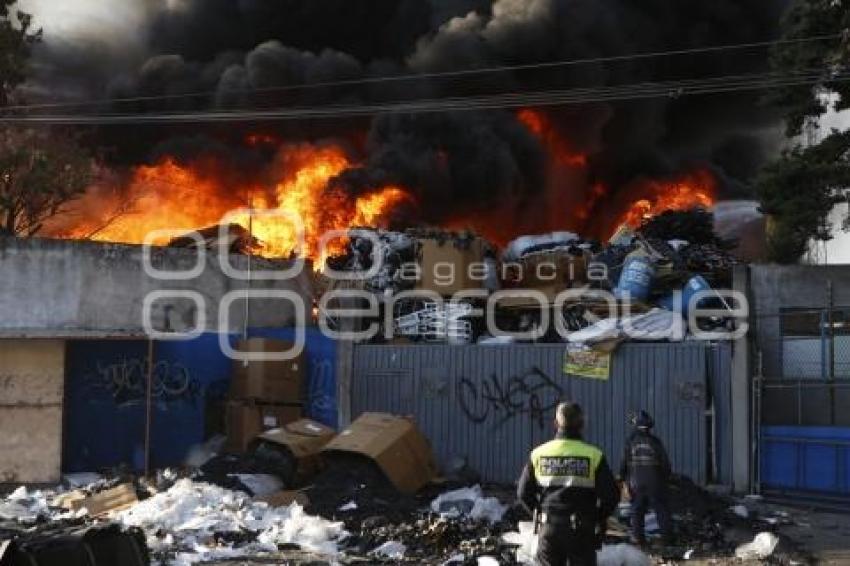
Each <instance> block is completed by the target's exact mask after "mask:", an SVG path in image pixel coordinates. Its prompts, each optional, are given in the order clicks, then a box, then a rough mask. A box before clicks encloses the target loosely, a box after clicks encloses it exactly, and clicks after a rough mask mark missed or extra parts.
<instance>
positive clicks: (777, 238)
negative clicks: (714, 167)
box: [756, 0, 850, 263]
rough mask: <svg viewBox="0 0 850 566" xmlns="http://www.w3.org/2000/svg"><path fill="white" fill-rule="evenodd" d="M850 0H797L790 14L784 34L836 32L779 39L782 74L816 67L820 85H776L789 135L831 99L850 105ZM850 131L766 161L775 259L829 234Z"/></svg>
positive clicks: (764, 191) (793, 255)
mask: <svg viewBox="0 0 850 566" xmlns="http://www.w3.org/2000/svg"><path fill="white" fill-rule="evenodd" d="M848 3H850V0H794V1H793V2H792V3H791V5H790V7H789V9H788V11H787V12H786V15H785V18H784V20H783V33H782V39H804V38H812V37H818V36H832V35H837V36H838V37H837V38H831V39H828V40H822V41H807V42H798V43H786V44H781V45H777V46H776V47H775V48H774V50H773V52H772V54H771V64H772V66H773V69H774V71H777V72H781V73H782V74H788V75H790V74H793V73H800V72H812V71H814V72H817V73H819V76H820V81H819V82H818V84H816V85H811V84H809V85H796V86H787V87H783V88H779V89H776V90H774V91H772V92H771V94H770V95H769V96H768V100H769V101H770V102H771V103H773V104H775V105H777V106H779V107H781V108H782V109H783V110H784V111H785V115H786V135H787V136H788V137H789V138H796V137H798V136H800V135H801V134H802V133H804V131H806V130H807V128H808V127H813V128H816V127H817V122H818V119H819V118H820V117H821V116H823V114H825V113H826V112H827V111H828V110H829V107H830V105H832V107H833V109H835V110H836V111H840V110H843V109H846V108H848V107H850V83H847V82H839V81H836V80H835V78H836V75H837V74H838V73H841V72H846V71H847V65H848V62H850V6H848V5H847V4H848ZM848 151H850V134H849V133H848V132H833V133H832V134H831V135H829V136H827V137H826V138H824V139H823V140H822V141H821V142H820V143H819V144H817V145H815V146H812V147H807V148H803V147H800V146H799V145H797V146H795V147H794V148H792V149H790V150H788V151H785V152H784V153H783V154H782V156H781V157H780V158H779V159H778V160H777V161H775V162H774V163H772V164H770V165H768V166H767V167H765V168H764V170H763V171H762V173H761V175H760V176H759V178H758V180H757V182H756V192H757V194H758V197H759V199H760V200H761V203H762V209H763V210H764V212H765V213H767V214H769V215H770V222H769V230H768V248H769V249H768V251H769V255H770V259H772V260H773V261H777V262H780V263H793V262H796V261H798V260H799V259H800V257H801V256H803V255H804V254H805V253H806V251H807V249H808V247H809V245H810V242H811V241H812V240H828V239H830V238H831V237H832V230H833V228H834V227H833V226H832V224H831V223H830V222H829V221H828V217H829V214H830V213H831V212H832V210H833V209H834V208H835V206H836V205H837V204H838V203H840V202H843V201H846V200H847V192H848V188H850V163H848Z"/></svg>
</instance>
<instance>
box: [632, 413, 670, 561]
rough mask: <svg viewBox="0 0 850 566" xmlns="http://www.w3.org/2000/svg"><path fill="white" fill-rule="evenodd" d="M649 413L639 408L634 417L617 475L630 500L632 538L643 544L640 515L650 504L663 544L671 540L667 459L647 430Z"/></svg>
mask: <svg viewBox="0 0 850 566" xmlns="http://www.w3.org/2000/svg"><path fill="white" fill-rule="evenodd" d="M654 424H655V423H654V422H653V420H652V417H651V416H650V415H649V413H647V412H646V411H641V412H640V414H639V415H638V416H637V418H635V422H634V425H635V430H634V432H632V434H631V436H630V437H629V439H628V441H627V442H626V450H625V454H624V455H623V463H622V466H621V467H620V476H621V477H622V478H623V480H624V481H625V482H626V485H627V486H628V489H629V493H630V495H631V499H632V504H631V509H632V540H633V542H634V543H635V544H639V545H643V544H646V536H645V534H644V516H645V515H646V512H647V510H648V509H649V508H650V507H651V508H652V509H653V510H654V511H655V516H656V518H657V519H658V527H659V529H660V530H661V536H662V538H663V541H664V543H665V544H669V543H671V542H672V536H673V523H672V520H671V518H670V509H669V507H668V493H669V489H668V485H669V483H670V475H671V470H670V459H669V458H668V457H667V451H666V450H665V449H664V445H663V444H662V443H661V440H659V439H658V437H656V436H655V435H653V434H652V432H650V431H651V430H652V427H653V426H654Z"/></svg>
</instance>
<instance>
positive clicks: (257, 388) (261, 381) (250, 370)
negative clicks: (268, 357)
mask: <svg viewBox="0 0 850 566" xmlns="http://www.w3.org/2000/svg"><path fill="white" fill-rule="evenodd" d="M291 347H292V343H291V342H287V341H285V340H272V339H269V338H249V339H248V340H240V341H239V342H237V344H236V349H237V350H239V351H244V352H282V351H286V350H289V349H290V348H291ZM305 369H306V364H305V359H304V353H303V352H302V353H301V354H299V355H298V356H297V357H296V358H295V359H292V360H288V361H259V362H242V361H238V360H236V361H234V362H233V373H232V378H231V382H230V397H231V398H232V399H256V400H258V401H261V402H264V403H299V402H301V401H302V400H303V399H304V386H305V377H304V376H305Z"/></svg>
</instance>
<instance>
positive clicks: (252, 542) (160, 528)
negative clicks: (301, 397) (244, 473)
mask: <svg viewBox="0 0 850 566" xmlns="http://www.w3.org/2000/svg"><path fill="white" fill-rule="evenodd" d="M118 519H119V520H120V521H121V522H122V523H123V524H124V525H126V526H134V527H140V528H141V529H142V530H143V531H144V532H145V533H146V535H147V542H148V546H149V547H150V548H151V550H152V551H154V553H157V552H160V553H162V552H176V553H180V554H179V556H180V561H181V563H182V564H192V563H194V562H199V561H201V560H209V559H211V558H219V557H234V556H242V555H247V554H251V553H256V552H262V551H275V550H277V547H278V545H281V544H297V545H298V546H300V547H301V548H303V549H305V550H309V551H312V552H317V553H320V554H326V555H336V554H337V552H338V549H337V543H338V542H339V541H340V540H342V539H343V538H344V537H345V536H347V533H346V531H345V530H344V529H343V525H342V523H336V522H331V521H327V520H325V519H322V518H320V517H313V516H310V515H307V514H306V513H305V512H304V510H303V508H302V507H301V506H300V505H298V504H292V505H290V506H288V507H279V508H272V507H270V506H269V505H267V504H265V503H258V502H254V501H251V499H250V498H248V496H247V495H245V494H243V493H241V492H236V491H230V490H226V489H223V488H220V487H217V486H213V485H210V484H205V483H196V482H193V481H191V480H188V479H181V480H179V481H178V482H176V483H175V484H174V486H172V487H171V489H169V490H168V491H165V492H162V493H159V494H157V495H154V496H153V497H151V498H149V499H146V500H145V501H142V502H140V503H138V504H136V505H134V506H133V507H131V508H130V509H128V510H126V511H124V512H122V513H120V514H119V515H118ZM222 533H230V534H234V535H244V536H245V537H246V541H247V542H246V543H244V544H241V545H240V544H238V543H234V544H232V545H230V548H224V547H222V545H220V544H214V542H215V537H216V535H219V534H222ZM255 533H258V534H255ZM220 553H224V554H220Z"/></svg>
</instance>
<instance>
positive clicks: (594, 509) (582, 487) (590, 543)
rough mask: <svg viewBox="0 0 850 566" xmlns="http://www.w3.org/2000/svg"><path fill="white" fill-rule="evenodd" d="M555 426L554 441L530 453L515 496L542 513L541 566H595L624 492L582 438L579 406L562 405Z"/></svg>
mask: <svg viewBox="0 0 850 566" xmlns="http://www.w3.org/2000/svg"><path fill="white" fill-rule="evenodd" d="M555 426H556V428H557V433H556V434H555V439H554V440H551V441H549V442H547V443H545V444H541V445H540V446H538V447H537V448H535V449H534V450H533V451H532V452H531V458H530V459H529V462H528V464H526V466H525V469H524V470H523V471H522V475H521V476H520V478H519V484H518V486H517V497H518V498H519V500H520V502H521V503H522V505H523V506H524V507H525V508H526V510H527V511H528V512H529V513H530V514H534V512H535V511H536V512H537V513H538V516H537V517H538V521H539V523H540V530H539V538H538V548H537V560H538V561H539V563H540V565H541V566H566V565H567V564H569V565H570V566H594V565H595V564H596V550H597V549H598V548H599V547H600V546H601V544H602V539H603V537H604V536H605V528H606V525H607V521H608V517H609V516H610V515H611V513H613V512H614V509H616V507H617V503H619V500H620V494H619V492H618V490H617V484H616V482H615V481H614V475H613V473H612V472H611V469H610V468H609V467H608V464H607V462H606V461H605V456H604V455H603V454H602V452H601V451H600V450H599V449H598V448H596V447H595V446H593V445H591V444H586V443H585V442H582V440H581V436H582V431H583V428H584V415H583V414H582V410H581V407H579V405H577V404H575V403H561V404H560V405H558V408H557V409H556V411H555Z"/></svg>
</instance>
